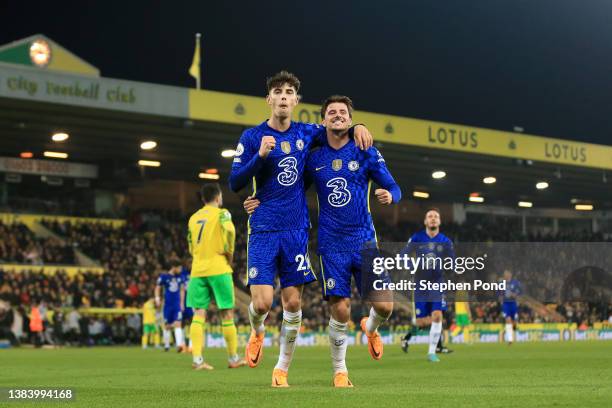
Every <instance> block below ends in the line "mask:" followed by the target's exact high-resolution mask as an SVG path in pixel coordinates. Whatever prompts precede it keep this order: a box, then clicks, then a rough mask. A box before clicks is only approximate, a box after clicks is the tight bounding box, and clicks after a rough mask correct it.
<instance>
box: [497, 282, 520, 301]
mask: <svg viewBox="0 0 612 408" xmlns="http://www.w3.org/2000/svg"><path fill="white" fill-rule="evenodd" d="M521 293H523V290H522V288H521V284H520V283H519V281H517V280H516V279H510V282H506V290H505V291H504V292H503V295H502V296H503V298H504V302H516V298H517V297H518V296H519V295H520V294H521Z"/></svg>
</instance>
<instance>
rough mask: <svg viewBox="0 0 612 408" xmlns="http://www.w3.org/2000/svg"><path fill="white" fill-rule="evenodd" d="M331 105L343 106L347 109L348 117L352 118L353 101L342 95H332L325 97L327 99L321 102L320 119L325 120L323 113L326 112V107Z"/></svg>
mask: <svg viewBox="0 0 612 408" xmlns="http://www.w3.org/2000/svg"><path fill="white" fill-rule="evenodd" d="M332 103H343V104H345V105H346V107H347V108H348V112H349V116H350V117H351V118H352V117H353V101H352V100H351V98H349V97H348V96H344V95H332V96H329V97H327V99H325V100H324V101H323V104H322V105H321V119H325V112H326V111H327V107H328V106H329V105H331V104H332Z"/></svg>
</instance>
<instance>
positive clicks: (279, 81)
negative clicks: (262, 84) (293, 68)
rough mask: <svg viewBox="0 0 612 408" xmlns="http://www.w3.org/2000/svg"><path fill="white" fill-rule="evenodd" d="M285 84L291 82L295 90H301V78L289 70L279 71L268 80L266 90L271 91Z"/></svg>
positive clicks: (290, 84)
mask: <svg viewBox="0 0 612 408" xmlns="http://www.w3.org/2000/svg"><path fill="white" fill-rule="evenodd" d="M283 84H289V86H292V87H294V88H295V92H296V93H297V92H299V90H300V80H299V79H298V77H296V76H295V75H294V74H292V73H291V72H288V71H281V72H277V73H276V74H274V75H273V76H271V77H270V78H268V79H267V80H266V91H267V92H268V93H270V91H271V90H272V89H274V88H280V87H281V86H283Z"/></svg>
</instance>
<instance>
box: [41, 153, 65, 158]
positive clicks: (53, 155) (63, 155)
mask: <svg viewBox="0 0 612 408" xmlns="http://www.w3.org/2000/svg"><path fill="white" fill-rule="evenodd" d="M43 156H45V157H53V158H54V159H67V158H68V153H62V152H44V153H43Z"/></svg>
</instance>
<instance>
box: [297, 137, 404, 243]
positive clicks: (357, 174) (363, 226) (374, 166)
mask: <svg viewBox="0 0 612 408" xmlns="http://www.w3.org/2000/svg"><path fill="white" fill-rule="evenodd" d="M306 177H307V184H310V182H311V181H312V182H314V183H315V186H316V189H317V198H318V203H319V231H318V236H317V239H318V251H319V253H320V254H326V253H331V252H344V251H355V250H360V249H361V248H362V247H363V246H364V244H366V243H368V242H371V243H373V244H374V245H375V243H376V232H375V230H374V224H373V223H372V215H371V214H370V203H369V196H370V188H371V181H374V182H375V183H376V184H378V185H380V186H381V187H382V188H384V189H386V190H389V191H390V192H391V194H392V196H393V202H397V201H399V200H400V199H401V191H400V189H399V186H398V185H397V183H396V182H395V180H393V177H392V176H391V173H390V172H389V170H388V169H387V166H386V165H385V160H384V159H383V157H382V155H381V154H380V152H379V151H378V150H377V149H376V148H374V147H370V148H369V149H368V150H366V151H363V150H361V149H359V148H358V147H357V145H356V144H355V142H354V141H353V140H352V139H351V140H349V142H348V143H347V144H345V145H344V146H342V147H341V148H340V149H338V150H336V149H334V148H332V147H330V146H329V145H328V143H327V140H326V139H325V141H324V142H323V144H322V146H321V147H320V148H319V149H316V150H314V151H312V152H311V153H310V156H309V158H308V162H307V166H306Z"/></svg>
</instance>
